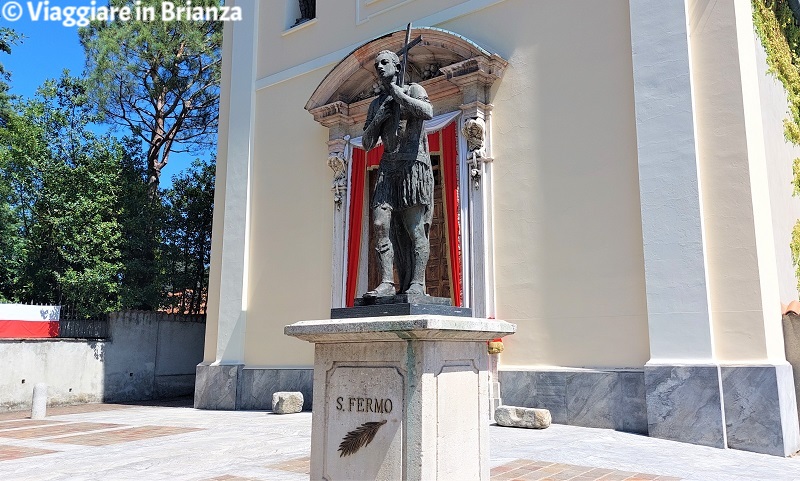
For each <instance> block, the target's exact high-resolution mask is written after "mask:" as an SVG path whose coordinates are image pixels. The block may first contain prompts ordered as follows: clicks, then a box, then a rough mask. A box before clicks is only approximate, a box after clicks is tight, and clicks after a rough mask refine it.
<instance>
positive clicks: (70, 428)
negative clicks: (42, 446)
mask: <svg viewBox="0 0 800 481" xmlns="http://www.w3.org/2000/svg"><path fill="white" fill-rule="evenodd" d="M121 427H123V426H122V425H121V424H111V423H69V424H56V425H50V426H37V427H33V428H27V429H12V430H8V431H0V438H14V439H28V438H46V437H54V436H60V435H62V434H75V433H85V432H87V431H98V430H101V429H111V428H121Z"/></svg>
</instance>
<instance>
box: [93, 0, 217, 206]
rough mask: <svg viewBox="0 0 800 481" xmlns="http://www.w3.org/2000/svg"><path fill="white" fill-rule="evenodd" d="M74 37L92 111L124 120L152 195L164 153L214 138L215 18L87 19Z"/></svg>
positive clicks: (153, 1) (208, 2) (118, 1)
mask: <svg viewBox="0 0 800 481" xmlns="http://www.w3.org/2000/svg"><path fill="white" fill-rule="evenodd" d="M109 3H110V4H111V5H112V6H123V5H133V4H134V2H133V0H110V2H109ZM137 3H138V2H137ZM219 4H220V1H219V0H196V1H194V2H193V5H194V6H213V5H219ZM160 5H161V0H143V1H142V6H143V7H146V6H154V7H156V9H159V8H160ZM80 37H81V43H82V45H83V48H84V50H85V52H86V58H87V72H88V76H89V77H88V78H89V82H90V85H91V91H92V92H93V96H94V97H95V100H96V103H97V105H98V106H99V108H100V111H101V112H102V113H103V114H104V115H105V116H106V118H107V119H108V120H110V121H112V122H114V123H116V124H118V125H122V126H125V127H129V128H130V129H131V131H132V132H133V134H134V135H135V136H136V137H137V138H139V139H141V140H142V141H143V142H144V145H145V146H146V147H147V154H146V160H147V170H148V172H147V175H148V187H149V195H150V198H151V199H152V198H155V197H156V194H157V192H158V185H159V180H160V177H161V171H162V169H163V168H164V166H166V165H167V162H168V161H169V156H170V154H171V153H172V152H180V151H187V150H189V151H191V150H197V149H203V148H206V147H208V146H210V145H213V143H214V142H215V141H216V132H217V117H218V109H219V79H220V64H221V45H222V23H221V22H199V21H191V22H190V21H173V22H162V21H160V20H156V21H153V22H110V23H107V22H93V23H92V24H91V25H90V26H88V27H85V28H83V29H81V30H80Z"/></svg>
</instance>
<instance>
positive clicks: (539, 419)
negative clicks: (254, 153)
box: [494, 406, 553, 429]
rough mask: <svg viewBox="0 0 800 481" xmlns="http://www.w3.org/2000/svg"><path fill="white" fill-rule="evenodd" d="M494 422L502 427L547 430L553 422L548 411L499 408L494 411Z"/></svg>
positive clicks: (515, 407)
mask: <svg viewBox="0 0 800 481" xmlns="http://www.w3.org/2000/svg"><path fill="white" fill-rule="evenodd" d="M494 420H495V422H496V423H497V424H499V425H500V426H508V427H512V428H528V429H545V428H549V427H550V424H551V423H552V422H553V418H552V416H550V411H548V410H547V409H537V408H523V407H517V406H499V407H498V408H497V409H495V411H494Z"/></svg>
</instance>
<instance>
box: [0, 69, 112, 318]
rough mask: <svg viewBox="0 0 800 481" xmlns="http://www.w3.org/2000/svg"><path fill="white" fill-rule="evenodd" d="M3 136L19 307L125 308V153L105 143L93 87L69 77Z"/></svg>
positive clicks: (12, 277)
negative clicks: (97, 127) (95, 127)
mask: <svg viewBox="0 0 800 481" xmlns="http://www.w3.org/2000/svg"><path fill="white" fill-rule="evenodd" d="M17 110H18V113H16V114H15V115H14V116H12V118H11V119H10V122H9V124H8V126H7V128H6V129H4V130H3V132H2V145H3V146H4V147H3V150H2V151H0V165H1V166H2V167H3V169H2V170H3V184H4V186H5V190H6V192H7V193H9V194H10V195H8V196H7V198H6V200H7V202H6V214H7V215H8V217H9V219H8V221H9V222H8V226H10V227H9V228H8V229H9V234H10V235H9V239H11V242H6V243H4V244H3V245H2V247H0V248H2V249H3V253H2V254H3V257H4V258H5V259H9V260H10V262H4V263H3V265H4V269H3V271H4V272H3V277H2V281H0V282H2V283H0V291H2V293H3V297H5V298H7V299H11V300H17V301H22V300H46V301H48V302H58V303H70V304H74V305H75V306H76V308H77V310H78V313H79V314H83V315H88V314H90V313H97V312H107V311H109V310H113V309H117V308H119V306H120V303H119V279H120V276H121V272H122V268H123V265H122V258H121V252H120V249H121V245H122V238H121V232H120V231H121V229H120V225H119V220H118V215H117V211H118V209H119V206H120V204H121V194H122V189H121V187H120V186H121V182H120V180H121V177H122V169H121V166H122V162H121V159H122V158H124V157H125V156H126V155H127V152H126V151H125V148H124V146H123V145H122V144H121V143H120V142H119V141H117V140H116V139H114V138H103V139H101V138H98V137H97V136H96V135H95V134H94V133H93V132H92V131H91V130H90V128H89V125H90V124H91V123H92V122H93V121H94V120H95V118H94V117H93V114H92V108H91V105H90V103H89V100H88V96H87V95H86V86H85V85H84V84H83V82H82V81H80V80H79V79H75V78H73V77H70V76H69V75H68V74H67V73H65V74H64V75H63V76H62V77H61V79H60V80H58V81H57V82H54V81H48V82H46V83H45V85H43V86H42V87H41V88H40V89H39V91H38V94H37V97H36V98H35V99H32V100H29V101H27V102H22V103H20V104H19V106H18V109H17Z"/></svg>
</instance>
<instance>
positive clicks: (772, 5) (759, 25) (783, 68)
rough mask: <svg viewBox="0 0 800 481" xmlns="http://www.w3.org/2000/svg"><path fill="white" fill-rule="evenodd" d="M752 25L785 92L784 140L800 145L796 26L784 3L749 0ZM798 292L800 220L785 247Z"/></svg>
mask: <svg viewBox="0 0 800 481" xmlns="http://www.w3.org/2000/svg"><path fill="white" fill-rule="evenodd" d="M751 1H752V6H753V24H754V25H755V28H756V33H758V36H759V38H760V39H761V43H762V45H763V46H764V49H765V50H766V52H767V63H768V64H769V71H770V73H772V74H773V75H775V76H776V77H777V78H778V80H780V81H781V83H782V84H783V87H784V88H785V89H786V96H787V101H788V104H789V118H786V119H784V121H783V125H784V137H785V138H786V140H787V141H789V142H791V143H793V144H795V145H800V27H798V25H797V21H796V19H795V13H794V12H792V9H791V8H790V5H789V1H788V0H751ZM793 171H794V182H793V184H794V195H800V159H794V162H793ZM789 247H790V249H791V251H792V260H793V262H794V265H795V276H796V277H797V278H798V279H799V281H798V290H800V221H798V222H797V223H796V224H795V226H794V229H793V232H792V240H791V243H790V245H789Z"/></svg>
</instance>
